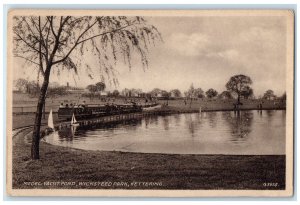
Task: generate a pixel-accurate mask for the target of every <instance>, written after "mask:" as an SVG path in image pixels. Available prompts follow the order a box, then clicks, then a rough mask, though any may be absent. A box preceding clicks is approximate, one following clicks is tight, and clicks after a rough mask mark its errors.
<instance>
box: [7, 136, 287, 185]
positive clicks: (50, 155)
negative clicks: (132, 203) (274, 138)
mask: <svg viewBox="0 0 300 205" xmlns="http://www.w3.org/2000/svg"><path fill="white" fill-rule="evenodd" d="M13 142H14V143H13V144H14V145H13V188H74V189H76V188H90V189H106V188H107V189H284V188H285V156H283V155H281V156H275V155H272V156H254V155H252V156H250V155H247V156H240V155H239V156H234V155H180V154H142V153H123V152H103V151H84V150H77V149H71V148H66V147H59V146H53V145H50V144H47V143H45V142H41V147H40V148H41V159H40V160H36V161H32V160H30V144H28V143H27V142H26V140H24V133H21V134H19V135H17V136H15V137H14V139H13ZM30 182H35V183H30ZM50 182H51V183H50ZM57 182H60V183H57ZM62 182H64V183H65V184H62ZM66 182H69V183H66ZM70 182H74V183H73V184H72V183H70ZM81 182H89V183H81ZM90 182H94V183H90ZM100 182H102V183H100ZM105 182H106V183H105ZM121 182H122V183H121ZM145 182H147V183H145ZM150 182H151V183H150ZM270 182H271V183H277V184H276V186H265V183H270ZM47 183H48V184H47Z"/></svg>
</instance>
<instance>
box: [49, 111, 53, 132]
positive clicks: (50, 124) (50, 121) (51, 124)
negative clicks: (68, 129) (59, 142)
mask: <svg viewBox="0 0 300 205" xmlns="http://www.w3.org/2000/svg"><path fill="white" fill-rule="evenodd" d="M48 128H51V129H52V130H53V131H54V123H53V115H52V109H51V110H50V113H49V117H48Z"/></svg>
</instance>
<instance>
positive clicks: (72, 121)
mask: <svg viewBox="0 0 300 205" xmlns="http://www.w3.org/2000/svg"><path fill="white" fill-rule="evenodd" d="M76 123H77V120H76V118H75V115H74V113H73V116H72V120H71V124H76Z"/></svg>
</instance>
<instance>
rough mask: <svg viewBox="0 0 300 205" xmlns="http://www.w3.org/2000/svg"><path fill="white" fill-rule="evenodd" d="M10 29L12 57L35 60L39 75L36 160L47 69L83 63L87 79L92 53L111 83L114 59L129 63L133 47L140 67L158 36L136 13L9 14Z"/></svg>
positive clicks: (34, 140)
mask: <svg viewBox="0 0 300 205" xmlns="http://www.w3.org/2000/svg"><path fill="white" fill-rule="evenodd" d="M13 33H14V56H15V57H19V58H23V59H25V60H26V62H27V63H29V64H32V65H35V66H36V67H37V70H38V75H41V76H42V79H43V80H42V86H41V88H40V92H39V99H38V103H37V111H36V116H35V122H34V128H33V134H32V146H31V158H32V159H39V140H40V127H41V118H42V110H43V106H44V103H45V97H46V92H47V88H48V84H49V79H50V73H51V71H53V72H55V73H57V74H59V73H60V72H61V71H62V70H63V69H67V70H72V71H74V72H75V73H77V71H78V69H79V68H80V69H84V68H85V70H86V74H87V75H88V76H89V77H91V78H92V74H91V73H92V72H91V70H92V67H91V65H89V63H88V62H85V61H84V60H85V59H87V58H85V57H86V56H91V55H93V58H94V59H96V61H97V64H98V65H97V67H98V68H100V69H98V72H97V73H99V75H100V77H101V78H108V79H109V81H110V82H112V83H114V84H117V83H118V80H117V78H116V73H115V72H116V71H115V70H114V65H115V64H116V62H117V60H118V59H123V61H124V63H126V64H127V65H128V66H129V68H131V55H132V54H133V53H135V52H137V53H138V54H139V56H140V60H141V63H142V66H143V68H144V69H145V68H147V66H148V58H147V52H148V48H149V46H151V45H153V44H154V42H155V40H156V39H160V38H161V37H160V33H159V32H158V30H157V29H156V28H155V27H154V26H152V25H148V24H147V22H146V20H145V19H144V18H142V17H138V16H136V17H126V16H15V17H14V25H13Z"/></svg>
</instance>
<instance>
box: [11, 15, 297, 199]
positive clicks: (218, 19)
mask: <svg viewBox="0 0 300 205" xmlns="http://www.w3.org/2000/svg"><path fill="white" fill-rule="evenodd" d="M7 19H8V28H7V34H6V35H7V45H8V47H7V56H8V59H7V61H8V67H7V136H6V141H7V182H6V186H7V193H8V194H9V195H11V196H151V197H169V196H174V197H192V196H194V197H197V196H257V197H258V196H269V197H277V196H285V197H287V196H292V194H293V156H294V149H293V141H294V136H293V126H294V121H293V115H294V114H293V112H294V104H293V101H294V96H293V93H294V88H293V86H294V13H293V11H292V10H47V9H44V10H42V9H36V10H34V9H32V10H26V9H13V10H11V11H9V14H8V17H7Z"/></svg>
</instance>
